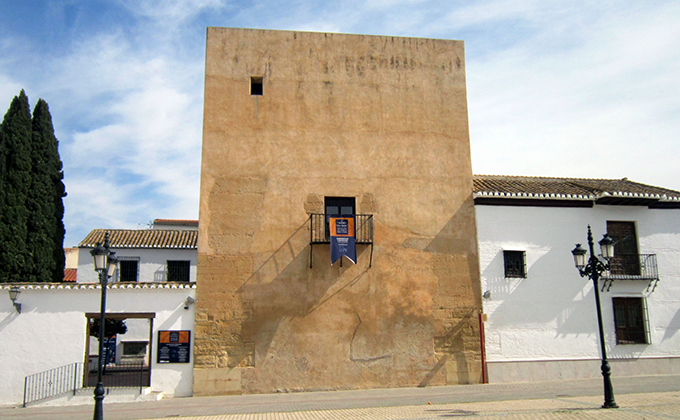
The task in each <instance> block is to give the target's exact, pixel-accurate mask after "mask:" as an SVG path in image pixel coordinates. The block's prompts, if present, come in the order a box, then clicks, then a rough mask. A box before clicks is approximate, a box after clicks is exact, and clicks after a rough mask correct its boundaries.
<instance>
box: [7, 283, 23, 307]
mask: <svg viewBox="0 0 680 420" xmlns="http://www.w3.org/2000/svg"><path fill="white" fill-rule="evenodd" d="M20 294H21V290H19V288H18V287H17V286H12V287H11V288H10V289H9V299H10V300H11V301H12V305H14V309H16V310H17V312H18V313H21V303H17V299H19V295H20Z"/></svg>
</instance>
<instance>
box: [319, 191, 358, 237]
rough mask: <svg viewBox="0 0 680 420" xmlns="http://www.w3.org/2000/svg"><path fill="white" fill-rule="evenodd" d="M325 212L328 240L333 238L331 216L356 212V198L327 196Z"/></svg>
mask: <svg viewBox="0 0 680 420" xmlns="http://www.w3.org/2000/svg"><path fill="white" fill-rule="evenodd" d="M324 214H325V219H326V240H327V241H330V240H331V230H330V217H331V216H338V215H340V216H344V215H351V214H356V198H354V197H325V198H324Z"/></svg>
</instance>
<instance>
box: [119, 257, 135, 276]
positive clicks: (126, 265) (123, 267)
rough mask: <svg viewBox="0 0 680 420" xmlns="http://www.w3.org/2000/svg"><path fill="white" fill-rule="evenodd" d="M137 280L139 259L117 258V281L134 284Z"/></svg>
mask: <svg viewBox="0 0 680 420" xmlns="http://www.w3.org/2000/svg"><path fill="white" fill-rule="evenodd" d="M138 278H139V257H118V281H122V282H136V281H137V279H138Z"/></svg>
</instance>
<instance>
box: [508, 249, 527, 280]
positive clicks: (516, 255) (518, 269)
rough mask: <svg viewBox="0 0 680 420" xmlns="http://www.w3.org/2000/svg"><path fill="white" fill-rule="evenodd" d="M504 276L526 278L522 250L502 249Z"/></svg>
mask: <svg viewBox="0 0 680 420" xmlns="http://www.w3.org/2000/svg"><path fill="white" fill-rule="evenodd" d="M503 263H504V264H505V277H518V278H526V277H527V270H526V261H525V252H524V251H503Z"/></svg>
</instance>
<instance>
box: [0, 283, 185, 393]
mask: <svg viewBox="0 0 680 420" xmlns="http://www.w3.org/2000/svg"><path fill="white" fill-rule="evenodd" d="M122 286H123V285H122V284H121V285H116V284H114V285H113V286H112V288H110V289H108V292H107V313H141V312H153V313H155V318H154V319H153V341H152V354H151V388H152V390H153V391H159V392H163V393H164V394H165V395H168V396H177V397H180V396H190V395H191V394H192V385H193V339H194V334H193V330H194V308H195V306H194V305H191V306H189V309H188V310H185V309H184V301H185V300H186V298H187V296H191V297H192V298H195V288H194V286H193V285H190V284H187V285H184V284H182V285H173V286H170V285H134V286H130V288H122ZM8 290H9V285H3V286H0V372H3V373H2V380H0V404H3V405H9V404H12V405H14V404H20V403H21V402H22V401H23V386H24V377H25V376H27V375H31V374H34V373H39V372H42V371H45V370H48V369H53V368H56V367H59V366H63V365H67V364H70V363H75V362H83V361H84V360H85V349H86V346H85V343H86V339H87V337H86V322H87V321H86V317H85V313H87V312H94V313H98V312H99V304H100V298H101V289H99V288H98V286H97V285H82V284H74V285H59V286H55V285H41V284H32V285H28V284H23V285H21V295H20V296H19V299H18V302H20V303H21V304H22V311H21V314H18V313H17V312H16V311H15V310H14V307H13V306H12V303H11V301H10V300H9V296H8ZM158 330H191V331H192V334H191V339H192V360H191V362H190V363H181V364H180V363H177V364H160V365H157V364H156V350H157V348H158ZM147 337H148V335H147ZM147 339H148V338H147ZM95 353H96V351H95Z"/></svg>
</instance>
